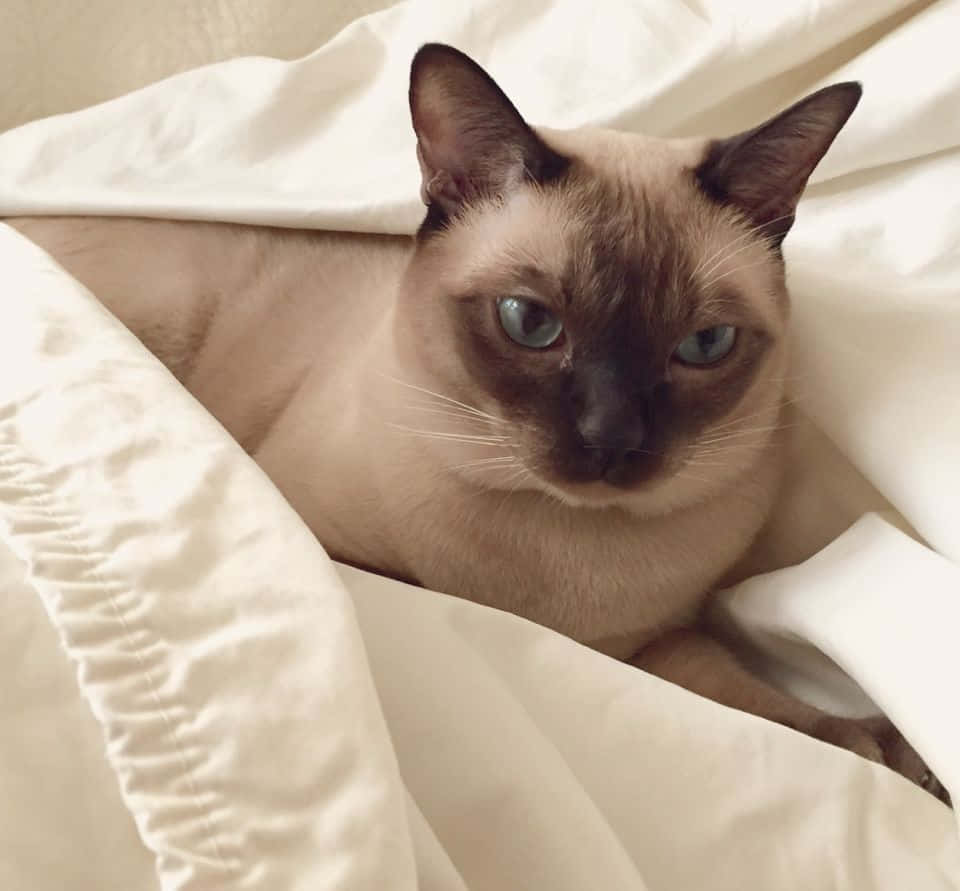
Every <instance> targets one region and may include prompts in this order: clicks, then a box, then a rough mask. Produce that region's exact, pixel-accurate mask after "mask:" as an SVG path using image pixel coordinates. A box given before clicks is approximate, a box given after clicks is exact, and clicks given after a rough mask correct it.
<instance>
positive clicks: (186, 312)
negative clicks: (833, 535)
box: [11, 44, 943, 795]
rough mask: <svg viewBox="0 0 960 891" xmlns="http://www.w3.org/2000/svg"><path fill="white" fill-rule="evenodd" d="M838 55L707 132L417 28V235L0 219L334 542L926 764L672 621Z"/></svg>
mask: <svg viewBox="0 0 960 891" xmlns="http://www.w3.org/2000/svg"><path fill="white" fill-rule="evenodd" d="M860 95H861V88H860V85H859V84H857V83H838V84H835V85H833V86H828V87H826V88H824V89H821V90H820V91H818V92H816V93H813V94H812V95H809V96H807V97H806V98H804V99H802V100H801V101H799V102H797V103H796V104H795V105H793V106H791V107H790V108H788V109H787V110H785V111H783V112H782V113H781V114H779V115H777V116H775V117H773V118H771V119H770V120H768V121H766V122H764V123H762V124H761V125H760V126H758V127H756V128H755V129H753V130H750V131H748V132H745V133H740V134H738V135H735V136H731V137H727V138H722V139H710V140H693V139H685V140H664V139H657V138H652V137H646V136H640V135H637V134H629V133H621V132H616V131H610V130H599V129H582V130H573V131H557V130H549V129H546V128H537V129H534V128H533V127H531V126H530V125H528V124H527V123H526V122H525V120H524V119H523V117H522V116H521V115H520V113H519V111H518V110H517V109H516V108H515V106H514V105H513V104H512V103H511V102H510V100H509V99H508V98H507V97H506V95H505V94H504V93H503V92H502V90H501V89H500V88H499V87H498V86H497V84H496V83H495V82H494V81H493V79H492V78H491V77H490V76H489V75H488V74H487V73H486V72H485V71H484V70H483V69H482V68H481V67H480V66H479V65H478V64H477V63H476V62H474V61H473V60H471V59H470V58H469V57H467V56H466V55H464V54H463V53H461V52H459V51H458V50H456V49H454V48H452V47H449V46H445V45H442V44H427V45H425V46H423V47H422V48H421V49H420V50H419V51H418V52H417V54H416V56H415V58H414V60H413V64H412V67H411V72H410V89H409V101H410V110H411V116H412V122H413V129H414V131H415V135H416V139H417V159H418V162H419V166H420V170H421V174H422V184H421V196H422V199H423V202H424V204H425V205H426V213H425V216H424V218H423V222H422V225H421V226H420V228H419V231H418V232H417V234H416V236H415V237H412V238H406V237H387V236H371V235H356V234H347V233H314V232H301V231H292V230H291V231H284V230H277V229H269V228H264V227H250V226H237V225H230V224H218V223H197V222H185V221H160V220H137V219H122V218H115V219H110V218H20V219H16V220H13V221H11V222H12V224H13V225H14V226H15V227H16V228H18V229H19V230H20V231H21V232H23V233H24V234H25V235H26V236H28V237H29V238H31V239H33V240H34V241H36V242H37V243H38V244H40V245H41V246H42V247H44V248H46V249H47V250H48V251H49V252H50V253H51V254H52V255H53V256H54V257H55V258H56V259H57V260H58V261H59V262H60V263H61V264H62V265H63V266H64V267H65V268H66V270H67V271H68V272H70V273H71V274H73V275H74V276H75V277H76V278H77V279H79V280H80V281H81V282H82V283H84V284H86V285H87V286H88V287H89V288H90V289H91V290H92V291H93V292H94V293H95V294H96V295H97V297H98V298H99V299H101V300H102V301H103V302H104V303H105V304H106V305H107V306H108V308H110V309H111V310H112V311H113V313H114V314H115V315H117V316H118V317H119V318H120V320H121V321H123V322H124V323H125V324H126V325H127V326H128V327H129V328H130V329H131V330H132V331H133V332H134V333H136V334H137V335H138V336H139V337H140V338H141V340H142V341H143V342H144V343H145V345H146V346H147V347H148V348H149V349H151V350H152V351H153V352H154V353H155V354H156V355H157V356H158V357H159V358H160V359H161V360H162V361H163V362H164V363H166V365H167V366H168V367H169V368H170V370H171V371H172V372H173V373H174V374H175V375H176V376H177V377H178V378H179V380H180V381H181V382H182V383H183V384H184V385H185V386H186V387H187V388H188V389H189V390H190V391H191V392H192V393H193V394H194V395H195V396H196V397H197V398H198V399H199V400H200V401H201V402H202V403H203V404H204V405H205V406H206V407H207V408H208V409H209V410H210V411H211V413H212V414H213V415H214V416H216V417H217V418H218V419H219V420H220V421H221V422H222V424H223V425H224V426H225V427H226V429H227V430H228V431H230V433H231V434H232V435H233V436H234V437H235V438H236V439H237V440H238V441H239V442H240V443H241V444H242V445H243V446H244V448H246V449H247V451H248V452H249V453H250V454H251V455H252V456H253V457H254V458H255V459H256V460H257V461H258V462H259V463H260V465H261V466H262V467H263V468H264V470H265V471H266V472H267V474H268V475H269V476H270V477H271V478H272V480H273V481H274V483H275V484H276V485H277V486H278V487H279V488H280V490H281V491H282V492H283V493H284V494H285V495H286V497H287V498H288V499H289V500H290V502H291V503H292V504H293V506H294V507H295V508H296V509H297V510H298V511H299V512H300V514H301V515H302V516H303V518H304V519H305V521H306V522H307V523H308V524H309V525H310V527H311V528H312V530H313V531H314V533H315V534H316V536H317V537H318V539H319V541H320V542H321V543H322V544H323V545H324V546H325V547H326V548H327V550H328V551H329V552H330V553H331V554H332V555H333V556H334V557H336V558H338V559H340V560H343V561H345V562H348V563H351V564H354V565H358V566H362V567H365V568H368V569H371V570H373V571H376V572H380V573H383V574H387V575H390V576H393V577H397V578H402V579H406V580H409V581H413V582H415V583H418V584H421V585H424V586H426V587H429V588H431V589H435V590H439V591H444V592H447V593H451V594H456V595H458V596H462V597H466V598H469V599H471V600H474V601H477V602H479V603H483V604H488V605H490V606H494V607H498V608H500V609H504V610H509V611H511V612H514V613H517V614H519V615H521V616H524V617H526V618H528V619H531V620H533V621H535V622H538V623H541V624H543V625H546V626H549V627H551V628H554V629H556V630H557V631H560V632H561V633H563V634H566V635H568V636H570V637H572V638H574V639H576V640H578V641H581V642H583V643H585V644H587V645H589V646H591V647H594V648H596V649H598V650H600V651H602V652H604V653H607V654H609V655H610V656H613V657H615V658H618V659H623V660H629V661H630V662H632V663H633V664H635V665H637V666H639V667H641V668H644V669H646V670H648V671H651V672H653V673H655V674H658V675H660V676H661V677H664V678H666V679H668V680H671V681H674V682H676V683H678V684H681V685H683V686H685V687H688V688H689V689H691V690H694V691H696V692H699V693H701V694H703V695H706V696H709V697H710V698H713V699H715V700H717V701H719V702H722V703H725V704H727V705H730V706H733V707H736V708H740V709H744V710H746V711H749V712H753V713H755V714H759V715H761V716H764V717H767V718H770V719H772V720H774V721H778V722H780V723H782V724H785V725H787V726H789V727H793V728H795V729H797V730H799V731H802V732H805V733H807V734H810V735H813V736H815V737H818V738H820V739H823V740H825V741H827V742H831V743H834V744H837V745H840V746H844V747H846V748H848V749H851V750H853V751H855V752H858V753H859V754H861V755H863V756H865V757H867V758H871V759H873V760H875V761H880V762H885V763H887V764H889V765H890V766H891V767H893V768H894V769H896V770H899V771H900V772H901V773H903V774H904V775H905V776H907V777H909V778H910V779H912V780H914V781H915V782H917V783H920V784H922V785H924V786H925V787H927V788H929V789H931V790H933V791H935V792H939V794H941V795H942V794H943V793H942V790H940V789H939V787H938V786H937V785H936V781H935V779H934V778H933V777H932V775H931V774H930V772H929V771H928V770H927V768H926V766H925V765H924V764H923V762H922V761H921V760H920V758H919V757H918V756H917V755H916V753H915V752H914V751H913V750H912V749H911V748H910V746H909V745H908V744H907V743H906V742H905V740H904V739H903V738H902V736H900V735H899V734H898V733H897V732H896V731H895V730H894V729H893V727H892V726H891V725H890V724H889V723H888V722H885V721H866V720H853V719H845V718H839V717H834V716H831V715H827V714H825V713H824V712H821V711H819V710H817V709H815V708H813V707H812V706H809V705H806V704H804V703H801V702H799V701H797V700H795V699H793V698H792V697H790V696H788V695H786V694H784V693H782V692H779V691H778V690H776V689H774V688H773V687H771V686H768V685H767V684H766V683H764V682H763V681H761V680H760V679H758V678H756V677H754V676H753V675H751V674H750V673H749V672H748V671H747V670H746V669H745V668H744V667H743V666H742V665H741V664H740V663H739V661H738V660H737V659H736V657H735V656H734V655H733V654H732V653H731V652H730V651H729V650H728V649H727V648H726V647H725V645H724V644H722V643H721V642H720V641H719V640H717V639H715V638H714V637H712V636H711V635H710V634H709V633H707V632H706V630H704V628H702V627H701V623H700V621H699V619H700V615H701V612H702V610H703V608H704V605H705V603H706V602H707V599H708V596H709V593H710V592H711V591H713V590H715V589H716V588H717V586H718V585H719V584H720V583H721V582H726V581H729V580H730V579H731V578H732V577H733V576H732V575H731V573H733V572H735V566H736V564H737V563H738V561H740V560H741V559H742V558H743V557H744V555H745V554H746V553H747V552H748V550H749V548H750V545H751V543H752V542H753V541H754V539H755V538H756V537H757V535H758V532H759V531H760V530H761V528H762V527H763V524H764V522H765V519H766V517H767V515H768V513H769V511H770V508H771V505H772V503H773V500H774V498H775V496H776V493H777V487H778V480H779V478H780V474H781V471H782V463H783V460H784V459H783V454H784V451H783V447H782V446H783V437H784V423H783V414H784V410H785V409H784V392H783V381H784V378H785V375H786V371H787V368H788V363H789V356H788V349H787V331H788V325H789V298H788V294H787V289H786V284H785V269H784V260H783V255H782V251H781V245H782V242H783V239H784V238H785V236H786V235H787V234H788V232H789V230H790V228H791V225H792V223H793V220H794V214H795V211H796V207H797V202H798V200H799V198H800V196H801V194H802V192H803V190H804V188H805V186H806V183H807V179H808V177H809V176H810V174H811V173H812V171H813V170H814V168H815V166H816V165H817V164H818V163H819V161H820V159H821V158H822V157H823V155H824V154H825V152H826V151H827V149H828V148H829V147H830V145H831V143H832V142H833V140H834V138H835V137H836V135H837V134H838V132H839V131H840V129H841V128H842V127H843V125H844V124H845V123H846V121H847V119H848V118H849V117H850V115H851V114H852V113H853V111H854V108H855V107H856V105H857V103H858V101H859V99H860Z"/></svg>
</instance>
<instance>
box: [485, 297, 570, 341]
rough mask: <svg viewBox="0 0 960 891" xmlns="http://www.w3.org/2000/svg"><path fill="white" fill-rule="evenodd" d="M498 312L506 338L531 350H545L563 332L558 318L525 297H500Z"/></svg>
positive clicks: (539, 304)
mask: <svg viewBox="0 0 960 891" xmlns="http://www.w3.org/2000/svg"><path fill="white" fill-rule="evenodd" d="M497 314H498V315H499V316H500V324H501V325H502V326H503V330H504V331H505V332H506V333H507V337H509V338H510V339H511V340H512V341H514V342H516V343H519V344H520V345H521V346H525V347H530V348H531V349H535V350H544V349H546V348H547V347H549V346H552V345H553V344H555V343H556V342H557V340H558V339H559V338H560V335H561V334H562V333H563V322H561V321H560V319H558V318H557V317H556V316H555V315H554V314H553V313H552V312H551V311H550V310H549V309H547V308H546V307H545V306H544V305H543V304H541V303H537V302H536V301H534V300H527V299H525V298H524V297H501V298H500V299H499V300H498V301H497Z"/></svg>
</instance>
